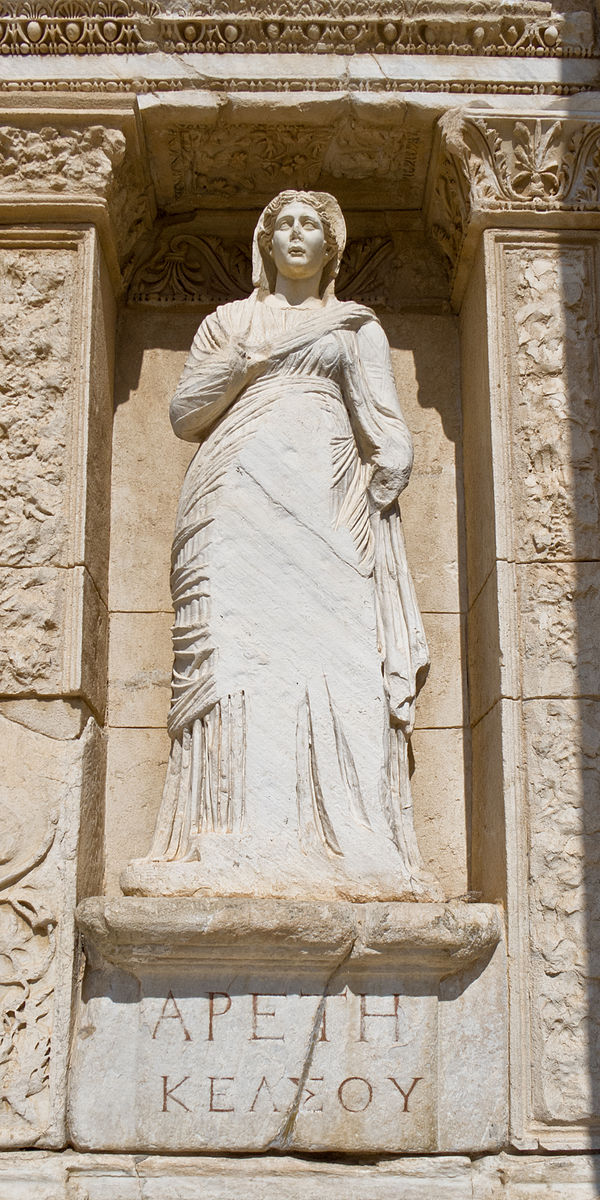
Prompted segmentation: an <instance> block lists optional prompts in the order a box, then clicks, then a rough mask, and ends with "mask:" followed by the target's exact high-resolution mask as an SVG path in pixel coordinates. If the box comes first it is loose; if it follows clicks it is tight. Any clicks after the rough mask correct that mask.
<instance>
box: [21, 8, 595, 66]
mask: <svg viewBox="0 0 600 1200" xmlns="http://www.w3.org/2000/svg"><path fill="white" fill-rule="evenodd" d="M153 50H162V51H164V52H167V53H176V54H186V53H190V52H191V53H196V54H198V53H209V54H211V53H212V54H214V53H217V54H219V53H224V52H225V53H227V52H234V53H245V54H267V53H277V54H286V53H292V54H293V53H303V54H319V53H321V54H323V53H328V54H342V55H352V54H360V53H363V54H364V53H366V54H373V53H375V54H383V55H386V54H408V55H411V54H450V55H477V56H480V55H486V56H494V55H498V56H519V57H523V56H535V57H537V58H539V57H557V56H558V57H560V56H577V57H587V56H590V55H591V54H592V53H593V50H594V40H593V29H592V23H591V17H590V15H589V14H587V13H585V12H574V13H566V14H565V13H560V12H554V11H553V9H552V6H551V5H550V4H546V3H536V2H535V0H526V2H525V3H520V4H519V3H513V4H507V5H506V6H504V7H503V10H502V11H499V10H498V7H497V6H495V5H493V4H491V3H489V0H488V2H486V3H482V4H478V5H474V4H470V3H468V2H465V0H458V2H456V0H455V2H454V3H453V4H451V5H448V4H445V5H442V4H439V3H433V4H431V3H429V4H420V5H417V6H416V8H415V5H411V4H408V3H403V2H402V0H385V2H384V3H382V4H381V5H380V6H379V8H378V12H377V14H376V15H375V14H374V13H373V10H372V7H371V6H370V5H369V4H368V3H367V2H366V0H354V3H352V4H350V5H348V4H346V3H342V2H341V0H304V3H302V4H300V5H294V4H291V3H289V0H271V2H267V3H264V4H262V5H260V6H258V7H257V6H255V5H251V4H249V3H247V2H244V0H220V3H219V4H218V6H217V8H216V11H215V8H214V6H213V5H211V4H210V3H207V2H206V0H196V2H194V3H191V4H188V5H185V6H183V5H177V4H174V3H172V0H165V2H164V3H159V2H157V0H107V2H106V3H103V4H102V5H100V6H98V5H95V4H92V3H91V2H90V0H78V2H77V3H76V4H72V3H68V2H67V0H50V3H46V2H41V0H34V3H32V4H28V5H27V6H26V10H24V9H23V6H22V5H21V4H20V3H18V2H17V3H15V0H12V2H9V3H8V4H7V5H6V7H5V10H4V13H3V16H2V18H1V19H0V51H1V52H2V53H3V54H19V55H22V54H33V55H61V56H64V55H67V54H77V55H82V54H83V55H89V54H94V55H96V54H140V53H142V54H143V53H148V52H151V51H153Z"/></svg>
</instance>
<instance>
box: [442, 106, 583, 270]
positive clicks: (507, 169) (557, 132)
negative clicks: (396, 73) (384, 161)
mask: <svg viewBox="0 0 600 1200" xmlns="http://www.w3.org/2000/svg"><path fill="white" fill-rule="evenodd" d="M433 157H434V166H433V169H432V183H431V186H430V201H429V205H428V221H429V226H430V229H431V233H432V235H433V236H434V237H435V239H436V240H437V242H438V244H439V245H440V246H441V248H442V250H443V251H444V253H445V254H446V256H447V258H448V259H449V261H450V264H451V267H452V269H453V271H454V272H456V270H457V267H458V266H459V263H460V260H461V257H462V256H463V252H464V246H465V241H466V239H467V237H468V234H469V231H470V229H471V228H472V227H473V226H475V225H477V226H479V227H480V226H481V225H482V224H486V223H487V224H490V223H493V220H492V218H495V223H501V224H509V223H511V224H515V223H517V224H526V223H528V221H527V219H526V217H525V214H528V213H530V214H532V215H534V216H537V217H538V218H539V216H540V215H541V214H563V213H564V214H567V213H582V214H585V213H588V214H591V213H599V214H600V123H591V122H587V123H586V122H582V121H578V120H576V119H572V118H568V117H559V118H555V117H550V116H549V117H543V118H533V117H520V118H517V119H515V118H514V117H502V116H498V117H494V118H489V117H487V116H486V117H483V116H478V115H473V116H466V115H465V114H464V112H461V111H459V110H457V109H454V110H449V111H448V112H446V113H445V114H444V116H443V117H442V118H441V120H440V123H439V135H438V145H437V151H434V156H433ZM511 214H512V217H511ZM488 218H490V219H488Z"/></svg>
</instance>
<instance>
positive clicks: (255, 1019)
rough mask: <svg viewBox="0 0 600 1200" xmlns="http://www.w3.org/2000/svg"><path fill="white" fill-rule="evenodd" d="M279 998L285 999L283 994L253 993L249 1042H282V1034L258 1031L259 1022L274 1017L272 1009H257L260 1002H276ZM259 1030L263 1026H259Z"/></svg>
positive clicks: (283, 1037) (283, 1035) (262, 1028)
mask: <svg viewBox="0 0 600 1200" xmlns="http://www.w3.org/2000/svg"><path fill="white" fill-rule="evenodd" d="M279 997H283V998H284V999H287V996H286V993H285V992H253V994H252V1036H251V1038H250V1041H251V1042H284V1041H285V1034H283V1033H264V1032H260V1033H259V1029H258V1023H259V1021H265V1020H270V1019H272V1018H274V1017H275V1016H276V1013H275V1009H274V1008H259V1002H260V1001H261V1000H277V999H278V998H279ZM261 1030H264V1026H263V1025H261Z"/></svg>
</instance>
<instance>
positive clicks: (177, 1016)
mask: <svg viewBox="0 0 600 1200" xmlns="http://www.w3.org/2000/svg"><path fill="white" fill-rule="evenodd" d="M170 1005H171V1006H172V1007H173V1012H169V1011H168V1010H169V1006H170ZM162 1021H179V1023H180V1025H181V1032H182V1033H183V1037H184V1041H186V1042H191V1040H192V1038H191V1035H190V1033H189V1032H188V1030H187V1029H186V1027H185V1022H184V1019H183V1017H182V1015H181V1012H180V1010H179V1005H178V1004H177V1001H176V999H175V997H174V995H173V993H172V991H168V992H167V996H166V1000H165V1002H164V1004H163V1006H162V1011H161V1014H160V1017H159V1018H158V1021H157V1022H156V1025H155V1026H154V1033H153V1034H152V1037H153V1038H155V1037H156V1035H157V1033H158V1031H159V1029H160V1026H161V1023H162Z"/></svg>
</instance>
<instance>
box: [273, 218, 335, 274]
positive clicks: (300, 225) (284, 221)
mask: <svg viewBox="0 0 600 1200" xmlns="http://www.w3.org/2000/svg"><path fill="white" fill-rule="evenodd" d="M271 255H272V257H273V262H274V263H275V266H276V268H277V270H278V271H279V273H280V275H283V276H284V277H285V278H286V279H309V278H310V277H311V275H317V274H318V275H319V277H320V274H321V272H322V270H323V267H324V266H325V263H326V262H327V259H328V257H329V253H328V250H327V247H326V241H325V230H324V228H323V222H322V221H321V218H320V216H319V214H318V213H317V212H315V210H314V208H311V206H310V204H304V203H302V201H293V202H292V203H291V204H286V205H285V207H284V208H282V210H281V212H280V213H279V215H278V217H277V219H276V221H275V229H274V232H273V241H272V242H271Z"/></svg>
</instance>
